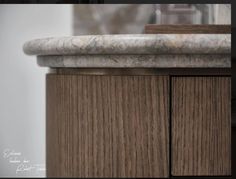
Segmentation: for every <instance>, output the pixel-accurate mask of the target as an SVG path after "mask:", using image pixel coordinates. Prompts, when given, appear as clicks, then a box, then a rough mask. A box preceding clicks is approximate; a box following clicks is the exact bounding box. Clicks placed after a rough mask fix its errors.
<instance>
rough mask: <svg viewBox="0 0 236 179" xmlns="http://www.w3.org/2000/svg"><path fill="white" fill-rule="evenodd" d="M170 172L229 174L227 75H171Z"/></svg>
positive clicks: (228, 84) (229, 82)
mask: <svg viewBox="0 0 236 179" xmlns="http://www.w3.org/2000/svg"><path fill="white" fill-rule="evenodd" d="M171 84H172V146H171V148H172V151H171V156H172V175H175V176H187V175H188V176H192V175H193V176H195V175H230V174H231V110H230V109H231V78H230V77H173V78H172V83H171Z"/></svg>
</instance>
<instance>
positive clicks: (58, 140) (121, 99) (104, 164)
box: [46, 74, 169, 178]
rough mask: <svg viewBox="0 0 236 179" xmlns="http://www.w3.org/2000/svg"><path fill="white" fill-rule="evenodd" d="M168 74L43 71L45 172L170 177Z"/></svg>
mask: <svg viewBox="0 0 236 179" xmlns="http://www.w3.org/2000/svg"><path fill="white" fill-rule="evenodd" d="M168 100H169V77H167V76H91V75H90V76H86V75H83V76H81V75H54V74H49V75H47V122H46V125H47V176H48V177H56V176H60V177H61V176H64V177H73V176H74V177H161V178H162V177H168V174H169V162H168V155H169V149H168V147H169V140H168V139H169V129H168V123H169V121H168V119H169V116H168V115H169V107H168V105H169V101H168Z"/></svg>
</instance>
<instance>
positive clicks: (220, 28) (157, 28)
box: [145, 24, 231, 34]
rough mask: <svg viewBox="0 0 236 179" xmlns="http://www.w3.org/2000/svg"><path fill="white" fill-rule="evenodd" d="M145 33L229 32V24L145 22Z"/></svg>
mask: <svg viewBox="0 0 236 179" xmlns="http://www.w3.org/2000/svg"><path fill="white" fill-rule="evenodd" d="M145 33H146V34H231V25H157V24H147V25H146V26H145Z"/></svg>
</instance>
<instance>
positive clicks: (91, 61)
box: [37, 54, 231, 68]
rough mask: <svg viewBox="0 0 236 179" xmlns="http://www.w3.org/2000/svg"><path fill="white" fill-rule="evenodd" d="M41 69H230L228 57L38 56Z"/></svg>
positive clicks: (229, 57) (187, 55)
mask: <svg viewBox="0 0 236 179" xmlns="http://www.w3.org/2000/svg"><path fill="white" fill-rule="evenodd" d="M37 63H38V65H39V66H41V67H54V68H57V67H65V68H75V67H80V68H96V67H97V68H142V67H143V68H182V67H184V68H230V67H231V56H230V55H225V54H223V55H209V54H208V55H190V54H185V55H77V56H75V55H74V56H71V55H61V56H60V55H58V56H55V55H54V56H51V55H46V56H38V57H37Z"/></svg>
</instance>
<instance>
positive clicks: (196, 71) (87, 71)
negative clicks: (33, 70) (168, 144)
mask: <svg viewBox="0 0 236 179" xmlns="http://www.w3.org/2000/svg"><path fill="white" fill-rule="evenodd" d="M231 71H232V70H231V68H129V69H125V68H55V69H50V73H55V74H61V75H72V74H76V75H113V76H128V75H132V76H140V75H142V76H143V75H151V76H153V75H183V76H189V75H210V76H219V75H231Z"/></svg>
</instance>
